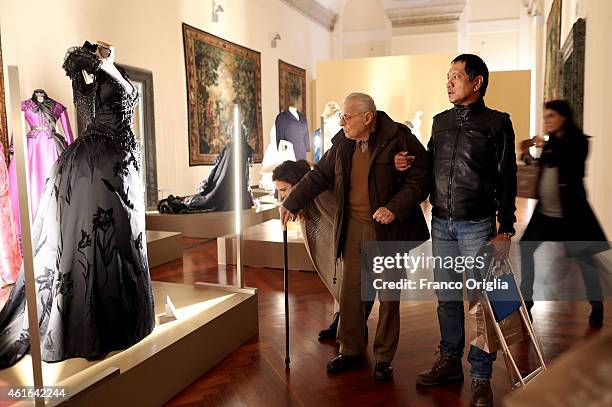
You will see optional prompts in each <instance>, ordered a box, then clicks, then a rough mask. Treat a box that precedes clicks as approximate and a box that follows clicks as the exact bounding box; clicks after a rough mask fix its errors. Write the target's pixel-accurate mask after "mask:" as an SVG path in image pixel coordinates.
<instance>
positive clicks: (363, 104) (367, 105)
mask: <svg viewBox="0 0 612 407" xmlns="http://www.w3.org/2000/svg"><path fill="white" fill-rule="evenodd" d="M349 101H350V102H353V103H356V104H357V106H358V109H359V111H360V112H376V104H375V103H374V99H372V96H370V95H368V94H365V93H359V92H353V93H351V94H350V95H348V96H347V97H346V98H344V103H346V102H349Z"/></svg>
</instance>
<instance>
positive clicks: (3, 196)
mask: <svg viewBox="0 0 612 407" xmlns="http://www.w3.org/2000/svg"><path fill="white" fill-rule="evenodd" d="M0 154H2V155H4V149H3V147H2V143H0ZM7 175H8V173H7V170H6V164H5V163H4V159H2V158H0V287H4V286H5V285H7V284H12V283H14V282H15V280H16V279H17V274H18V273H19V268H20V267H21V255H20V254H19V247H18V242H17V233H16V231H15V222H14V221H13V211H12V210H11V199H10V196H9V184H8V176H7Z"/></svg>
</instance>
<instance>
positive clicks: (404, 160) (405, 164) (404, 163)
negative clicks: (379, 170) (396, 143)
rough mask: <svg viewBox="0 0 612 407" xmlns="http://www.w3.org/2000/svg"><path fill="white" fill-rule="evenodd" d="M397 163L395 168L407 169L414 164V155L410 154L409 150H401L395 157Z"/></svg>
mask: <svg viewBox="0 0 612 407" xmlns="http://www.w3.org/2000/svg"><path fill="white" fill-rule="evenodd" d="M393 161H394V163H395V169H396V170H398V171H406V170H408V169H409V168H410V167H411V166H412V162H413V161H414V156H413V155H408V152H407V151H400V152H399V153H397V154H395V157H394V158H393Z"/></svg>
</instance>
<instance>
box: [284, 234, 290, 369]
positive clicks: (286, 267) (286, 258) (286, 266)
mask: <svg viewBox="0 0 612 407" xmlns="http://www.w3.org/2000/svg"><path fill="white" fill-rule="evenodd" d="M283 258H284V265H283V275H284V277H285V367H286V368H289V363H290V362H291V361H290V360H289V256H288V255H287V225H286V224H285V225H283Z"/></svg>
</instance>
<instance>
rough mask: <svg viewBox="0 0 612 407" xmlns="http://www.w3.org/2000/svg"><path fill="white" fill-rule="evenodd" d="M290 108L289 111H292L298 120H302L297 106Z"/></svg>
mask: <svg viewBox="0 0 612 407" xmlns="http://www.w3.org/2000/svg"><path fill="white" fill-rule="evenodd" d="M288 110H289V113H291V114H292V115H293V117H295V119H296V120H300V115H299V114H298V110H297V107H294V106H289V109H288Z"/></svg>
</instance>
